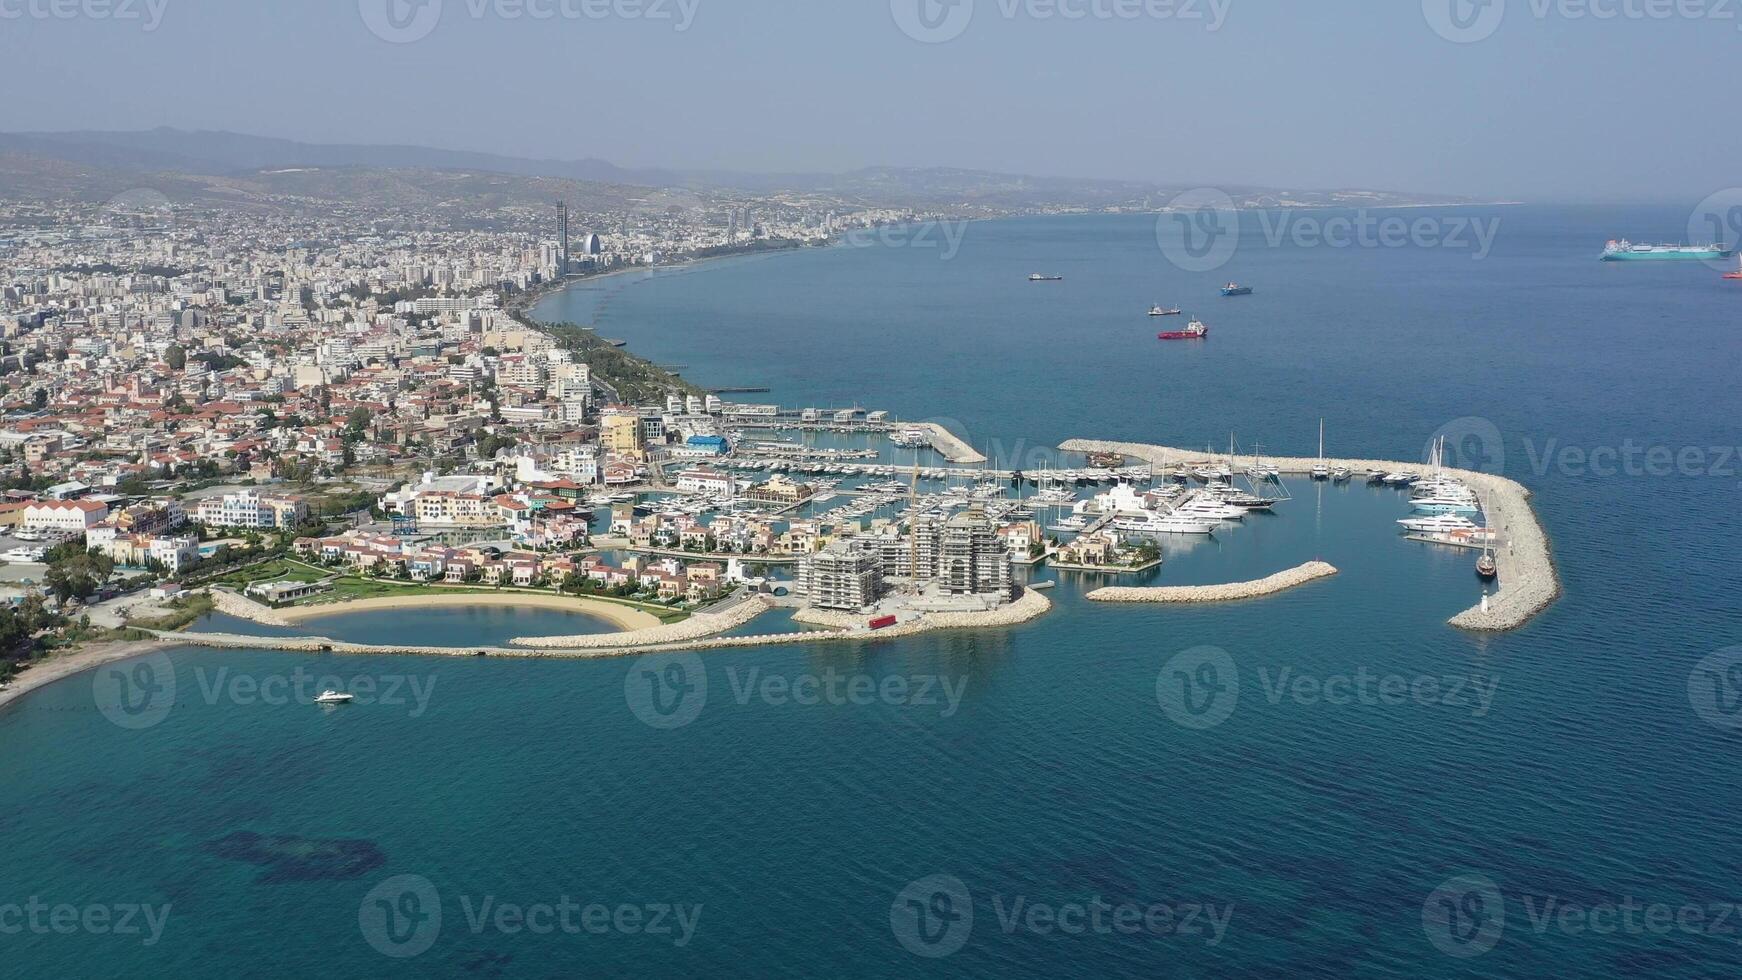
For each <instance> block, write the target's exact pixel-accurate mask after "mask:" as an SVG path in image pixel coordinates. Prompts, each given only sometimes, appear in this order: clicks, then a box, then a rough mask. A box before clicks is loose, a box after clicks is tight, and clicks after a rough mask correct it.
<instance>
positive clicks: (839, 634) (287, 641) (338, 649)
mask: <svg viewBox="0 0 1742 980" xmlns="http://www.w3.org/2000/svg"><path fill="white" fill-rule="evenodd" d="M772 608H774V604H773V602H772V601H771V600H770V599H769V598H768V597H766V596H756V597H753V598H751V599H747V600H745V601H743V602H740V603H738V604H737V605H735V606H733V607H732V608H730V609H727V610H725V611H723V612H717V613H697V614H696V615H694V616H691V617H690V618H689V619H687V620H684V621H683V622H682V623H673V624H671V625H669V626H661V627H659V628H658V629H648V630H637V631H634V632H631V633H604V634H590V635H583V636H575V637H560V636H559V637H517V638H515V639H513V640H510V641H508V642H509V644H510V645H507V646H474V647H435V646H412V645H407V646H393V645H389V644H369V643H346V642H343V641H338V640H333V639H329V638H327V637H323V636H288V637H284V636H242V635H238V634H234V633H167V634H165V633H160V634H158V636H159V641H157V642H160V643H165V644H168V645H182V646H198V647H213V648H219V649H244V650H280V651H285V652H289V653H331V654H341V655H369V656H432V657H480V656H481V657H500V658H504V659H518V660H597V659H605V658H611V657H632V656H641V655H643V654H649V653H676V652H682V651H693V650H721V649H730V648H734V647H756V646H771V645H789V644H794V643H819V642H836V641H841V640H883V639H898V638H901V637H908V636H915V635H918V634H921V633H931V632H937V631H954V630H970V629H1002V628H1007V627H1011V626H1017V625H1020V624H1023V623H1027V622H1030V621H1032V620H1035V619H1038V618H1040V617H1041V616H1044V615H1046V614H1047V613H1048V612H1050V611H1051V610H1052V608H1053V604H1052V601H1051V600H1050V599H1048V598H1047V597H1046V596H1045V595H1044V594H1043V593H1042V592H1040V591H1039V590H1037V589H1024V590H1023V593H1022V595H1021V596H1019V597H1018V598H1017V599H1016V601H1014V602H1011V603H1009V604H1007V605H1004V606H1002V607H1000V608H998V609H993V610H988V611H985V612H950V613H926V614H924V615H922V616H920V617H918V618H916V619H913V620H911V621H909V622H906V623H902V624H900V625H898V626H892V627H889V628H888V629H882V630H871V629H832V630H831V629H825V630H807V631H801V632H797V633H769V634H759V635H751V636H721V635H720V634H721V633H725V632H727V631H728V630H732V629H736V628H738V627H739V626H742V625H744V624H746V623H748V622H751V621H753V620H754V619H756V618H757V617H758V616H761V615H762V614H763V613H765V612H767V611H768V610H770V609H772Z"/></svg>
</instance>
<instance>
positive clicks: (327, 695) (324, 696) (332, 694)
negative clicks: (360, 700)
mask: <svg viewBox="0 0 1742 980" xmlns="http://www.w3.org/2000/svg"><path fill="white" fill-rule="evenodd" d="M356 698H357V696H356V695H354V694H346V693H344V692H343V691H322V692H321V693H320V696H319V697H316V698H315V704H350V703H351V702H352V701H354V700H356Z"/></svg>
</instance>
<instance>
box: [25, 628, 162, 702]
mask: <svg viewBox="0 0 1742 980" xmlns="http://www.w3.org/2000/svg"><path fill="white" fill-rule="evenodd" d="M171 645H172V644H171V643H170V642H169V641H167V640H122V641H117V642H114V643H98V644H93V645H91V646H87V647H82V648H80V649H78V650H76V651H74V652H72V653H68V654H63V655H61V656H58V657H55V658H53V659H51V660H44V661H41V662H40V663H37V664H35V665H33V666H31V667H29V668H28V669H26V670H25V671H24V672H23V673H21V674H19V675H18V676H16V677H14V678H12V680H11V681H10V682H9V683H8V684H7V687H6V690H4V691H0V708H4V707H5V706H6V705H8V704H11V703H12V702H13V701H16V700H18V699H19V698H22V697H24V696H25V695H26V694H29V693H30V692H31V691H34V690H36V689H37V688H40V687H47V686H48V685H50V684H53V683H54V682H55V681H59V680H65V679H66V678H68V677H71V676H73V675H74V674H79V673H83V672H84V671H87V670H90V669H92V668H93V667H101V666H103V665H104V664H111V663H114V662H115V661H117V660H126V659H128V658H129V657H137V656H141V655H143V654H147V653H152V652H153V651H156V650H161V649H163V648H164V647H166V646H171Z"/></svg>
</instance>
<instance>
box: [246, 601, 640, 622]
mask: <svg viewBox="0 0 1742 980" xmlns="http://www.w3.org/2000/svg"><path fill="white" fill-rule="evenodd" d="M459 606H513V607H516V608H520V609H555V610H559V611H562V612H571V613H581V614H583V615H587V616H592V617H594V618H596V619H602V620H604V621H606V622H608V623H610V624H611V625H613V626H616V627H617V628H619V629H623V630H643V629H653V628H654V627H656V626H659V625H660V622H659V617H658V616H655V615H653V614H652V613H648V612H642V611H641V610H639V609H636V608H633V607H631V606H625V605H622V604H620V603H615V602H602V601H600V600H598V599H587V598H581V597H577V596H557V595H539V594H536V593H532V592H452V593H440V592H436V593H431V594H429V595H408V596H387V597H383V598H379V599H356V600H353V601H351V602H334V603H328V604H326V605H316V606H294V607H291V608H288V609H277V610H274V612H275V613H276V614H277V616H278V617H279V618H280V619H282V620H284V621H285V622H286V623H291V624H299V625H300V624H303V623H307V622H309V621H310V620H319V619H325V618H327V617H328V616H343V615H345V614H346V613H357V612H377V611H380V610H384V609H428V608H432V607H442V608H450V609H451V608H455V607H459Z"/></svg>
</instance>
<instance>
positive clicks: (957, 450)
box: [918, 422, 986, 463]
mask: <svg viewBox="0 0 1742 980" xmlns="http://www.w3.org/2000/svg"><path fill="white" fill-rule="evenodd" d="M918 424H919V427H920V428H923V429H926V430H928V431H930V432H931V446H932V448H933V449H935V450H937V451H938V455H940V456H942V457H943V458H945V459H947V460H949V461H950V462H952V463H984V462H985V461H986V457H985V456H984V455H982V454H981V453H980V451H979V450H977V449H975V448H974V447H973V446H970V445H968V444H967V443H965V442H963V441H962V440H960V439H958V438H956V434H955V433H954V432H951V431H950V430H948V429H946V428H944V427H943V426H942V425H941V424H939V423H937V422H920V423H918Z"/></svg>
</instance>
